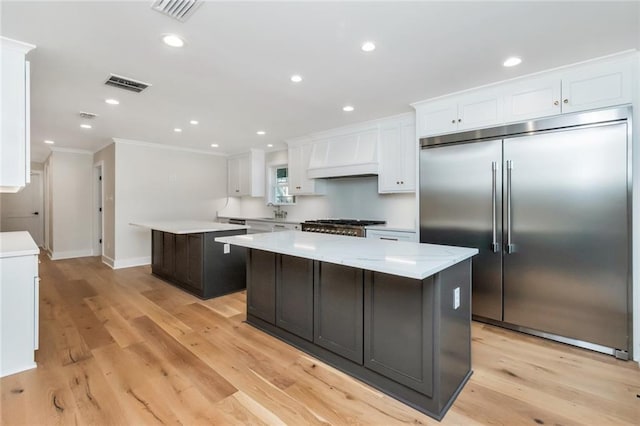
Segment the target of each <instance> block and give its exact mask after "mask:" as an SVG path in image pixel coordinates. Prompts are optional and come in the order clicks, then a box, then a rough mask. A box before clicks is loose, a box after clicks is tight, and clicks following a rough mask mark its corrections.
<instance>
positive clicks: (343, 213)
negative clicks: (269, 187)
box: [218, 176, 417, 229]
mask: <svg viewBox="0 0 640 426" xmlns="http://www.w3.org/2000/svg"><path fill="white" fill-rule="evenodd" d="M415 203H416V198H415V194H413V193H409V194H378V177H377V176H367V177H349V178H339V179H330V180H328V181H327V191H326V195H317V196H301V197H296V204H295V205H293V206H286V207H282V209H283V210H285V211H287V212H288V216H287V218H288V219H294V220H300V221H303V220H307V219H323V218H347V219H377V220H385V221H387V225H389V226H391V227H395V228H408V229H414V228H415V227H416V211H417V209H416V204H415ZM218 215H220V216H240V217H272V216H273V207H271V206H266V205H265V199H264V198H262V197H258V198H252V197H242V198H235V197H230V198H229V201H228V203H227V206H226V207H225V208H224V209H221V210H220V211H218Z"/></svg>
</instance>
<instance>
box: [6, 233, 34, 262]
mask: <svg viewBox="0 0 640 426" xmlns="http://www.w3.org/2000/svg"><path fill="white" fill-rule="evenodd" d="M38 253H40V249H39V248H38V245H37V244H36V242H35V241H33V238H31V234H29V233H28V232H27V231H18V232H0V258H5V257H17V256H27V255H33V254H38Z"/></svg>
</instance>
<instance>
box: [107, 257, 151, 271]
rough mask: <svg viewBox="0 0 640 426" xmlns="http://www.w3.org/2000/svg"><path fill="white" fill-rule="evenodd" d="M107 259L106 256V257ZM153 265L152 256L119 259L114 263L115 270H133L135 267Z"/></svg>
mask: <svg viewBox="0 0 640 426" xmlns="http://www.w3.org/2000/svg"><path fill="white" fill-rule="evenodd" d="M105 257H106V256H105ZM150 264H151V256H144V257H130V258H128V259H118V260H114V261H113V266H112V268H113V269H122V268H131V267H133V266H143V265H150Z"/></svg>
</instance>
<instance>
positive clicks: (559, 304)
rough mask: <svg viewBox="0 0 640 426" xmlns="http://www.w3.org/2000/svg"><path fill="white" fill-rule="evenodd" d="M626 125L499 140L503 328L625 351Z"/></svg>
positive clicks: (626, 261) (626, 255) (627, 259)
mask: <svg viewBox="0 0 640 426" xmlns="http://www.w3.org/2000/svg"><path fill="white" fill-rule="evenodd" d="M626 126H627V125H626V123H624V124H609V125H602V126H597V127H588V128H580V129H574V130H565V131H557V132H552V133H546V134H538V135H533V136H524V137H517V138H513V139H506V140H505V142H504V160H505V164H506V167H505V171H504V173H505V195H504V198H505V212H504V215H505V216H504V217H505V231H504V240H505V243H506V244H508V243H509V242H510V243H511V244H512V248H513V250H512V253H505V255H504V256H505V257H504V320H505V321H506V322H509V323H512V324H517V325H521V326H524V327H528V328H532V329H535V330H540V331H544V332H548V333H552V334H556V335H559V336H565V337H569V338H573V339H578V340H581V341H586V342H591V343H597V344H600V345H603V346H607V347H611V348H618V349H626V348H627V346H628V343H627V334H628V314H627V309H628V308H627V289H628V281H627V280H628V271H629V261H630V260H629V254H628V253H629V244H630V242H629V238H630V228H629V225H628V224H629V219H628V209H629V206H628V204H627V203H628V199H627V194H628V190H627V164H628V163H627V127H626ZM509 189H511V195H509ZM509 205H510V214H509ZM509 228H510V233H511V238H510V239H509Z"/></svg>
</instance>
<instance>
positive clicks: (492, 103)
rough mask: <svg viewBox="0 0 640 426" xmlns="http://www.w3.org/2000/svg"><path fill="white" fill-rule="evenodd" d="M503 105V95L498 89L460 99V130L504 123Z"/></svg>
mask: <svg viewBox="0 0 640 426" xmlns="http://www.w3.org/2000/svg"><path fill="white" fill-rule="evenodd" d="M502 103H503V101H502V94H501V93H500V91H498V90H496V89H492V90H487V91H482V92H480V93H477V94H472V95H467V96H464V97H463V98H460V100H459V102H458V118H457V121H458V130H468V129H475V128H478V127H486V126H491V125H495V124H500V123H502V122H503V113H502V107H503V105H502Z"/></svg>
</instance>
